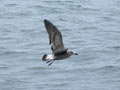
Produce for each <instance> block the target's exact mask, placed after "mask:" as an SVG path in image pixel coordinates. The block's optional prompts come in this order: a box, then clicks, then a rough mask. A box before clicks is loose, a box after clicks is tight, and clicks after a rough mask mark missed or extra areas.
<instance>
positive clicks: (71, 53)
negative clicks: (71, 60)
mask: <svg viewBox="0 0 120 90" xmlns="http://www.w3.org/2000/svg"><path fill="white" fill-rule="evenodd" d="M67 53H68V54H69V55H78V53H76V52H74V51H67Z"/></svg>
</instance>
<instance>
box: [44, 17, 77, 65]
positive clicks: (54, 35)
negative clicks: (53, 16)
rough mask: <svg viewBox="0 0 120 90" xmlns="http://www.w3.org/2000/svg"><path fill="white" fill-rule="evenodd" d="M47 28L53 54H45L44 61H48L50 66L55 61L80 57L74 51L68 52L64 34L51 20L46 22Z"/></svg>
mask: <svg viewBox="0 0 120 90" xmlns="http://www.w3.org/2000/svg"><path fill="white" fill-rule="evenodd" d="M44 24H45V28H46V30H47V33H48V36H49V44H50V45H51V50H52V54H51V55H49V54H44V55H43V57H42V61H46V63H48V66H50V65H51V64H52V63H53V62H54V61H55V60H62V59H66V58H68V57H70V56H72V55H78V54H77V53H75V52H74V51H71V50H68V48H65V47H64V44H63V40H62V34H61V32H60V31H59V30H58V28H57V27H56V26H55V25H53V24H52V23H51V22H50V21H49V20H46V19H45V20H44Z"/></svg>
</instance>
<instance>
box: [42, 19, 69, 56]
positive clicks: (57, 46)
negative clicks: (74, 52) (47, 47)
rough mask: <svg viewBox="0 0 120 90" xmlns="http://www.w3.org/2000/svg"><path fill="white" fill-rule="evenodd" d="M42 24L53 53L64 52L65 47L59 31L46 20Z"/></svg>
mask: <svg viewBox="0 0 120 90" xmlns="http://www.w3.org/2000/svg"><path fill="white" fill-rule="evenodd" d="M44 24H45V27H46V30H47V32H48V35H49V44H51V45H52V46H51V49H52V51H53V53H54V54H59V53H62V52H65V51H66V50H67V49H65V48H64V44H63V40H62V34H61V32H60V31H59V30H58V29H57V27H56V26H55V25H53V24H52V23H51V22H50V21H48V20H44Z"/></svg>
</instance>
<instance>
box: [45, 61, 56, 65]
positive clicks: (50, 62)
mask: <svg viewBox="0 0 120 90" xmlns="http://www.w3.org/2000/svg"><path fill="white" fill-rule="evenodd" d="M53 62H54V60H49V61H47V62H46V63H49V64H48V66H50V65H51V64H52V63H53Z"/></svg>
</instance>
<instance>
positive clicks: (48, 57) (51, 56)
mask: <svg viewBox="0 0 120 90" xmlns="http://www.w3.org/2000/svg"><path fill="white" fill-rule="evenodd" d="M46 59H47V60H53V59H54V56H53V55H47V57H46Z"/></svg>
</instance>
